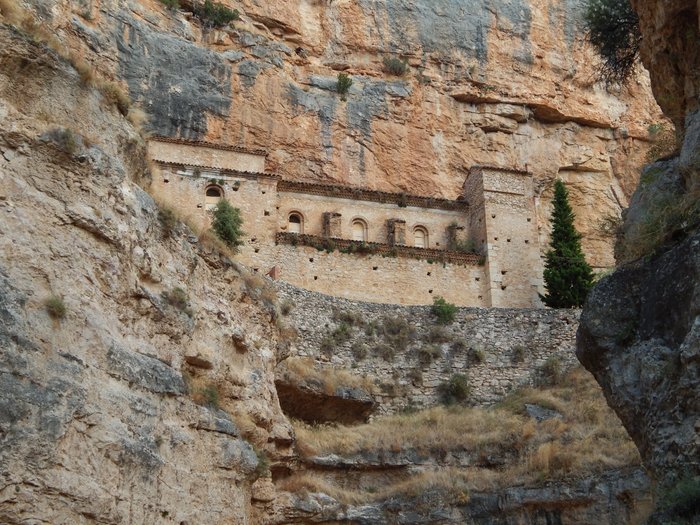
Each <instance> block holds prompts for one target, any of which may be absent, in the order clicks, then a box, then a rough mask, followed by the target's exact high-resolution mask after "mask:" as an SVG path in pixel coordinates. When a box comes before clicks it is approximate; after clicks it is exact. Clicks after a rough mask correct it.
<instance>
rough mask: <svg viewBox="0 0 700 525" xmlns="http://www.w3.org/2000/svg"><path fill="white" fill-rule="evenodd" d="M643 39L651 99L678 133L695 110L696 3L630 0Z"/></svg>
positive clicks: (699, 77) (699, 59)
mask: <svg viewBox="0 0 700 525" xmlns="http://www.w3.org/2000/svg"><path fill="white" fill-rule="evenodd" d="M631 2H632V5H633V6H634V9H635V10H636V11H637V13H638V15H639V21H640V26H641V31H642V34H643V36H644V38H643V40H642V46H641V55H642V61H643V62H644V65H645V66H646V68H647V69H648V70H649V72H650V74H651V85H652V89H653V91H654V96H655V97H656V100H657V101H658V103H659V106H661V109H662V110H663V112H664V114H665V115H667V116H668V117H669V118H671V119H672V120H673V122H674V124H675V125H676V128H677V129H678V130H683V129H684V128H685V127H686V126H685V119H686V116H687V115H688V114H689V113H691V112H694V111H695V110H697V109H698V88H699V86H700V73H699V68H698V65H699V64H700V49H698V45H697V42H698V38H699V37H700V33H699V31H698V14H699V13H698V4H697V2H695V1H694V0H671V1H667V2H656V1H654V2H647V1H644V0H631Z"/></svg>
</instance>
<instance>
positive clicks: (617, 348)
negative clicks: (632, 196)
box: [577, 234, 700, 484]
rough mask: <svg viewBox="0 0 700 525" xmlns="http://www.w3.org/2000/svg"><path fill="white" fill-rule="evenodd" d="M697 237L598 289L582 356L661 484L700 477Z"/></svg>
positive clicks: (581, 339) (585, 321) (587, 314)
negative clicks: (690, 476)
mask: <svg viewBox="0 0 700 525" xmlns="http://www.w3.org/2000/svg"><path fill="white" fill-rule="evenodd" d="M699 272H700V236H699V235H697V234H696V235H694V236H691V237H689V238H688V239H686V240H685V241H684V242H683V243H681V244H679V245H678V246H676V247H674V248H673V249H671V250H669V251H667V252H666V253H664V254H662V255H660V256H658V257H655V258H654V259H652V260H651V261H650V262H648V263H640V264H636V265H632V266H630V267H625V268H622V269H619V270H618V271H616V272H615V274H613V275H612V276H610V277H607V278H605V279H604V280H603V281H602V282H601V283H600V284H599V285H598V286H596V287H595V289H594V290H593V292H592V293H591V296H590V298H589V300H588V302H587V304H586V308H585V309H584V312H583V315H582V317H581V325H580V327H579V333H578V352H577V355H578V357H579V359H580V360H581V362H582V363H583V365H584V366H585V367H586V368H587V369H588V370H590V371H591V372H592V373H593V374H594V375H595V377H596V379H597V380H598V382H599V383H600V384H601V386H603V390H604V392H605V394H606V398H607V400H608V403H609V404H610V406H611V407H612V408H613V409H614V410H615V411H616V412H617V414H618V415H619V416H620V419H621V420H622V422H623V424H624V425H625V427H626V428H627V430H628V432H629V434H630V436H631V437H632V439H634V441H635V443H636V444H637V447H638V448H639V451H640V453H641V455H642V458H643V460H644V461H645V463H646V464H647V466H649V467H650V468H651V470H652V472H653V473H654V474H655V475H656V477H657V480H658V481H660V482H661V483H662V484H670V483H672V482H674V481H676V480H677V479H678V477H680V476H682V474H683V472H687V473H689V474H691V473H695V474H697V473H699V472H700V461H699V458H700V450H699V449H698V447H700V434H699V433H698V432H699V431H700V391H699V390H698V384H700V359H699V357H700V353H699V352H700V340H699V339H698V329H699V328H700V318H699V317H698V311H699V310H700V305H698V282H700V275H699Z"/></svg>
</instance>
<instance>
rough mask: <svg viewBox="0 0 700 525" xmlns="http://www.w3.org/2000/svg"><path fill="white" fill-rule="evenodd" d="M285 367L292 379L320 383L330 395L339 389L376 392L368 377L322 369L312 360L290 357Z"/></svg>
mask: <svg viewBox="0 0 700 525" xmlns="http://www.w3.org/2000/svg"><path fill="white" fill-rule="evenodd" d="M283 366H284V368H285V370H286V371H287V373H288V374H289V376H290V378H292V379H297V380H300V381H301V380H303V381H315V382H318V383H320V384H321V385H322V389H323V391H324V392H325V393H326V394H328V395H334V394H335V392H336V390H337V389H338V387H349V388H361V389H363V390H365V391H366V392H368V393H370V394H371V393H374V391H375V385H374V383H373V382H372V381H371V380H370V379H369V378H368V377H367V376H358V375H355V374H353V373H351V372H349V371H347V370H342V369H340V370H339V369H337V368H326V367H321V366H319V365H318V364H316V363H315V362H314V360H313V359H310V358H304V357H290V358H289V359H286V360H285V361H284V365H283ZM343 428H344V427H343Z"/></svg>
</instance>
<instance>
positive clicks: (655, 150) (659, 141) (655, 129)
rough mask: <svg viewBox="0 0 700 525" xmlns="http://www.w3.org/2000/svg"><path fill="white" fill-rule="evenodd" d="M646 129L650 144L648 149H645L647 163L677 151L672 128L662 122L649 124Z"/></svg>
mask: <svg viewBox="0 0 700 525" xmlns="http://www.w3.org/2000/svg"><path fill="white" fill-rule="evenodd" d="M647 129H648V132H649V140H650V141H651V144H652V145H651V148H649V151H647V155H646V162H647V163H649V164H651V163H652V162H655V161H657V160H659V159H662V158H664V157H667V156H669V155H671V154H673V153H674V152H676V151H677V149H678V144H677V142H676V134H675V133H674V132H673V129H671V128H669V127H667V126H664V125H663V124H651V125H650V126H649V128H647Z"/></svg>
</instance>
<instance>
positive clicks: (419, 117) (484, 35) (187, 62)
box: [30, 0, 692, 267]
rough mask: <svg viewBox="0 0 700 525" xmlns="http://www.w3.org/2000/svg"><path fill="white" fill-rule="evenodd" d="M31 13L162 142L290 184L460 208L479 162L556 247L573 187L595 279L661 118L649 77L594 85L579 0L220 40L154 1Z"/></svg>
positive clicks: (275, 14)
mask: <svg viewBox="0 0 700 525" xmlns="http://www.w3.org/2000/svg"><path fill="white" fill-rule="evenodd" d="M30 3H31V4H34V5H35V6H36V9H37V11H38V12H39V13H40V14H41V15H42V16H44V17H45V19H46V20H48V21H49V23H50V24H51V25H52V26H53V27H54V30H55V31H56V34H57V35H59V37H60V38H61V39H64V40H66V41H70V42H71V45H72V46H73V47H74V48H75V49H76V51H77V52H79V54H81V55H85V56H86V57H88V59H89V60H88V61H89V62H90V63H91V64H94V65H95V66H96V67H97V68H98V69H99V70H101V71H103V72H105V73H106V74H107V75H108V76H114V77H115V78H117V79H119V80H123V81H124V82H125V84H126V85H128V88H129V93H130V95H131V97H132V99H133V100H134V101H135V102H136V103H138V104H139V105H140V106H141V107H142V108H143V109H144V110H145V111H146V112H147V113H148V114H149V116H150V120H149V123H148V127H149V128H150V129H152V130H153V131H154V132H156V133H160V134H165V135H180V136H183V137H189V138H207V139H211V140H214V141H220V142H227V143H234V144H242V145H246V146H249V147H262V148H265V149H267V150H268V151H269V152H270V157H269V162H270V167H271V168H272V169H276V170H278V171H279V172H280V174H281V175H283V176H284V177H286V178H290V179H306V180H320V181H326V182H342V183H346V184H352V185H360V186H365V187H369V188H373V189H381V190H390V191H408V192H411V193H417V194H424V195H435V196H444V197H450V198H456V197H458V196H459V194H460V192H461V188H462V183H463V182H464V177H465V175H466V171H465V170H466V169H467V168H469V167H471V166H472V165H475V164H490V165H500V166H507V167H518V168H527V169H528V170H530V171H532V172H533V173H534V175H535V178H536V181H537V185H536V186H537V188H536V196H537V199H536V206H537V214H538V221H539V222H538V224H540V225H541V237H542V238H541V241H543V242H541V245H542V246H545V245H546V242H544V241H546V238H547V236H548V230H549V226H548V224H547V223H548V221H547V219H548V217H549V201H550V199H551V189H550V186H551V181H552V179H553V178H555V177H561V178H562V179H563V180H565V182H567V184H568V185H569V188H570V190H571V194H572V204H573V206H574V209H575V212H576V214H577V218H578V222H577V226H578V227H579V230H580V231H582V233H583V234H584V247H585V250H586V253H587V254H588V255H589V258H590V260H591V262H592V263H593V265H594V266H597V267H609V266H612V264H613V258H612V241H611V239H610V237H609V236H606V235H605V234H604V233H601V231H600V229H599V227H598V226H599V223H600V221H601V219H604V218H606V217H610V216H619V213H620V210H621V209H622V208H623V207H625V206H626V204H627V199H628V197H629V196H630V195H631V193H632V191H633V189H634V186H635V184H636V181H637V180H638V170H637V168H638V166H639V165H640V164H641V163H642V161H643V159H644V155H645V151H646V149H647V147H648V133H647V128H648V126H649V125H650V124H653V123H658V122H659V121H660V120H661V118H662V117H661V116H660V113H659V111H658V108H657V107H656V106H655V103H654V101H653V99H652V98H651V95H650V88H649V80H648V78H647V76H646V74H640V76H639V77H638V78H637V79H635V81H634V82H633V83H632V84H631V85H630V87H628V88H625V89H622V90H620V91H619V92H617V93H611V92H608V91H606V90H605V89H604V87H603V86H602V85H600V84H596V83H595V81H594V79H595V74H594V64H595V58H594V55H593V54H592V52H591V50H590V49H588V48H587V47H586V45H585V43H584V41H583V33H582V31H581V10H582V1H581V0H557V1H550V0H517V1H513V0H497V1H494V0H489V1H486V0H479V1H476V2H470V3H468V4H464V2H461V1H458V0H439V1H436V0H410V1H403V0H402V1H398V0H382V1H361V2H346V1H340V2H337V1H334V2H314V1H310V0H285V1H277V2H257V1H252V0H241V1H234V0H230V1H227V2H225V3H226V4H228V5H230V6H231V7H235V8H238V9H239V10H240V11H241V13H242V19H241V21H238V22H236V23H235V28H234V29H229V28H227V29H222V30H203V29H202V27H201V25H200V24H199V23H198V22H197V21H196V20H195V19H193V18H192V16H191V14H189V13H188V12H187V11H186V10H182V11H170V10H167V9H165V8H164V6H163V5H162V4H161V3H160V2H159V1H158V0H140V1H138V2H136V1H128V2H127V1H125V0H109V1H103V2H100V4H99V6H93V5H91V6H87V5H86V6H82V4H81V5H80V6H78V5H77V4H76V5H73V4H75V3H71V4H70V5H68V3H67V2H62V1H59V0H50V1H45V0H41V1H39V0H31V2H30ZM182 5H183V6H185V5H187V3H186V2H182ZM672 14H673V13H671V14H669V17H670V16H672ZM680 56H683V55H680ZM386 57H398V58H405V59H406V60H407V61H408V62H407V63H408V66H409V70H408V72H407V74H405V75H403V76H400V77H396V76H392V75H389V74H387V73H385V72H383V71H382V69H383V64H382V62H383V59H384V58H386ZM339 71H347V72H348V73H349V74H350V75H351V76H352V77H353V85H352V87H351V89H350V92H349V94H348V100H347V101H342V100H341V99H340V98H339V96H338V94H337V93H336V92H335V84H336V78H337V74H338V72H339ZM689 71H692V70H691V69H689Z"/></svg>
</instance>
